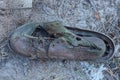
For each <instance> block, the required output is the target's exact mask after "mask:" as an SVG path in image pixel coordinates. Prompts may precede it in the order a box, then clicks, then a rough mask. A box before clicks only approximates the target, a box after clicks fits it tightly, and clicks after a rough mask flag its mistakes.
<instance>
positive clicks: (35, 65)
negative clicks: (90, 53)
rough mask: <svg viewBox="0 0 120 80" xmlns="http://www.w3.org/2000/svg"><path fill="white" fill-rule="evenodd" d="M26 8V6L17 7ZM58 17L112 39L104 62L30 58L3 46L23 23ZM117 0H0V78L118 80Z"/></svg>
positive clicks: (119, 12) (119, 5)
mask: <svg viewBox="0 0 120 80" xmlns="http://www.w3.org/2000/svg"><path fill="white" fill-rule="evenodd" d="M20 8H27V9H20ZM54 20H60V21H62V22H63V23H64V25H67V26H70V27H78V28H82V29H88V30H94V31H98V32H101V33H104V34H106V35H108V36H110V37H111V38H112V40H113V41H114V42H115V45H116V46H115V47H116V51H115V56H114V58H113V59H112V60H111V61H108V62H105V63H94V62H81V61H69V60H41V59H39V60H31V59H29V58H27V57H24V56H21V55H18V54H16V53H14V52H12V51H11V50H10V49H9V48H8V47H7V46H4V45H6V44H7V40H8V39H9V35H10V33H11V32H12V31H13V30H14V29H16V28H17V27H19V26H20V25H22V24H24V23H26V22H31V21H32V22H47V21H54ZM118 24H120V1H119V0H92V3H91V4H90V3H89V0H33V4H31V0H0V42H1V41H2V42H1V43H0V51H1V52H0V80H120V45H119V44H120V42H119V41H120V35H119V34H120V32H119V31H120V26H119V25H118Z"/></svg>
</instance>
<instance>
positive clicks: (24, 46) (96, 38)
mask: <svg viewBox="0 0 120 80" xmlns="http://www.w3.org/2000/svg"><path fill="white" fill-rule="evenodd" d="M67 29H69V30H70V31H72V32H73V33H74V34H77V35H78V36H80V37H82V38H84V39H85V40H88V41H90V42H93V43H94V44H95V45H97V46H99V47H100V48H101V50H98V49H94V48H89V47H84V46H77V47H73V48H69V47H67V46H68V43H67V42H66V41H64V40H62V39H61V38H58V39H56V38H55V37H54V36H52V35H49V34H48V33H47V32H46V31H45V30H44V29H43V28H41V27H40V24H38V23H27V24H24V25H23V26H20V27H18V28H17V29H16V30H15V31H14V32H13V33H12V34H11V36H10V40H9V44H10V47H11V49H12V50H13V51H15V52H16V53H20V54H22V55H25V56H29V57H32V58H56V59H72V60H91V61H105V60H109V59H110V58H111V57H112V56H113V54H114V44H113V42H112V40H111V39H110V38H109V37H107V36H105V35H103V34H100V33H98V32H94V31H89V30H82V29H77V28H69V27H67Z"/></svg>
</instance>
